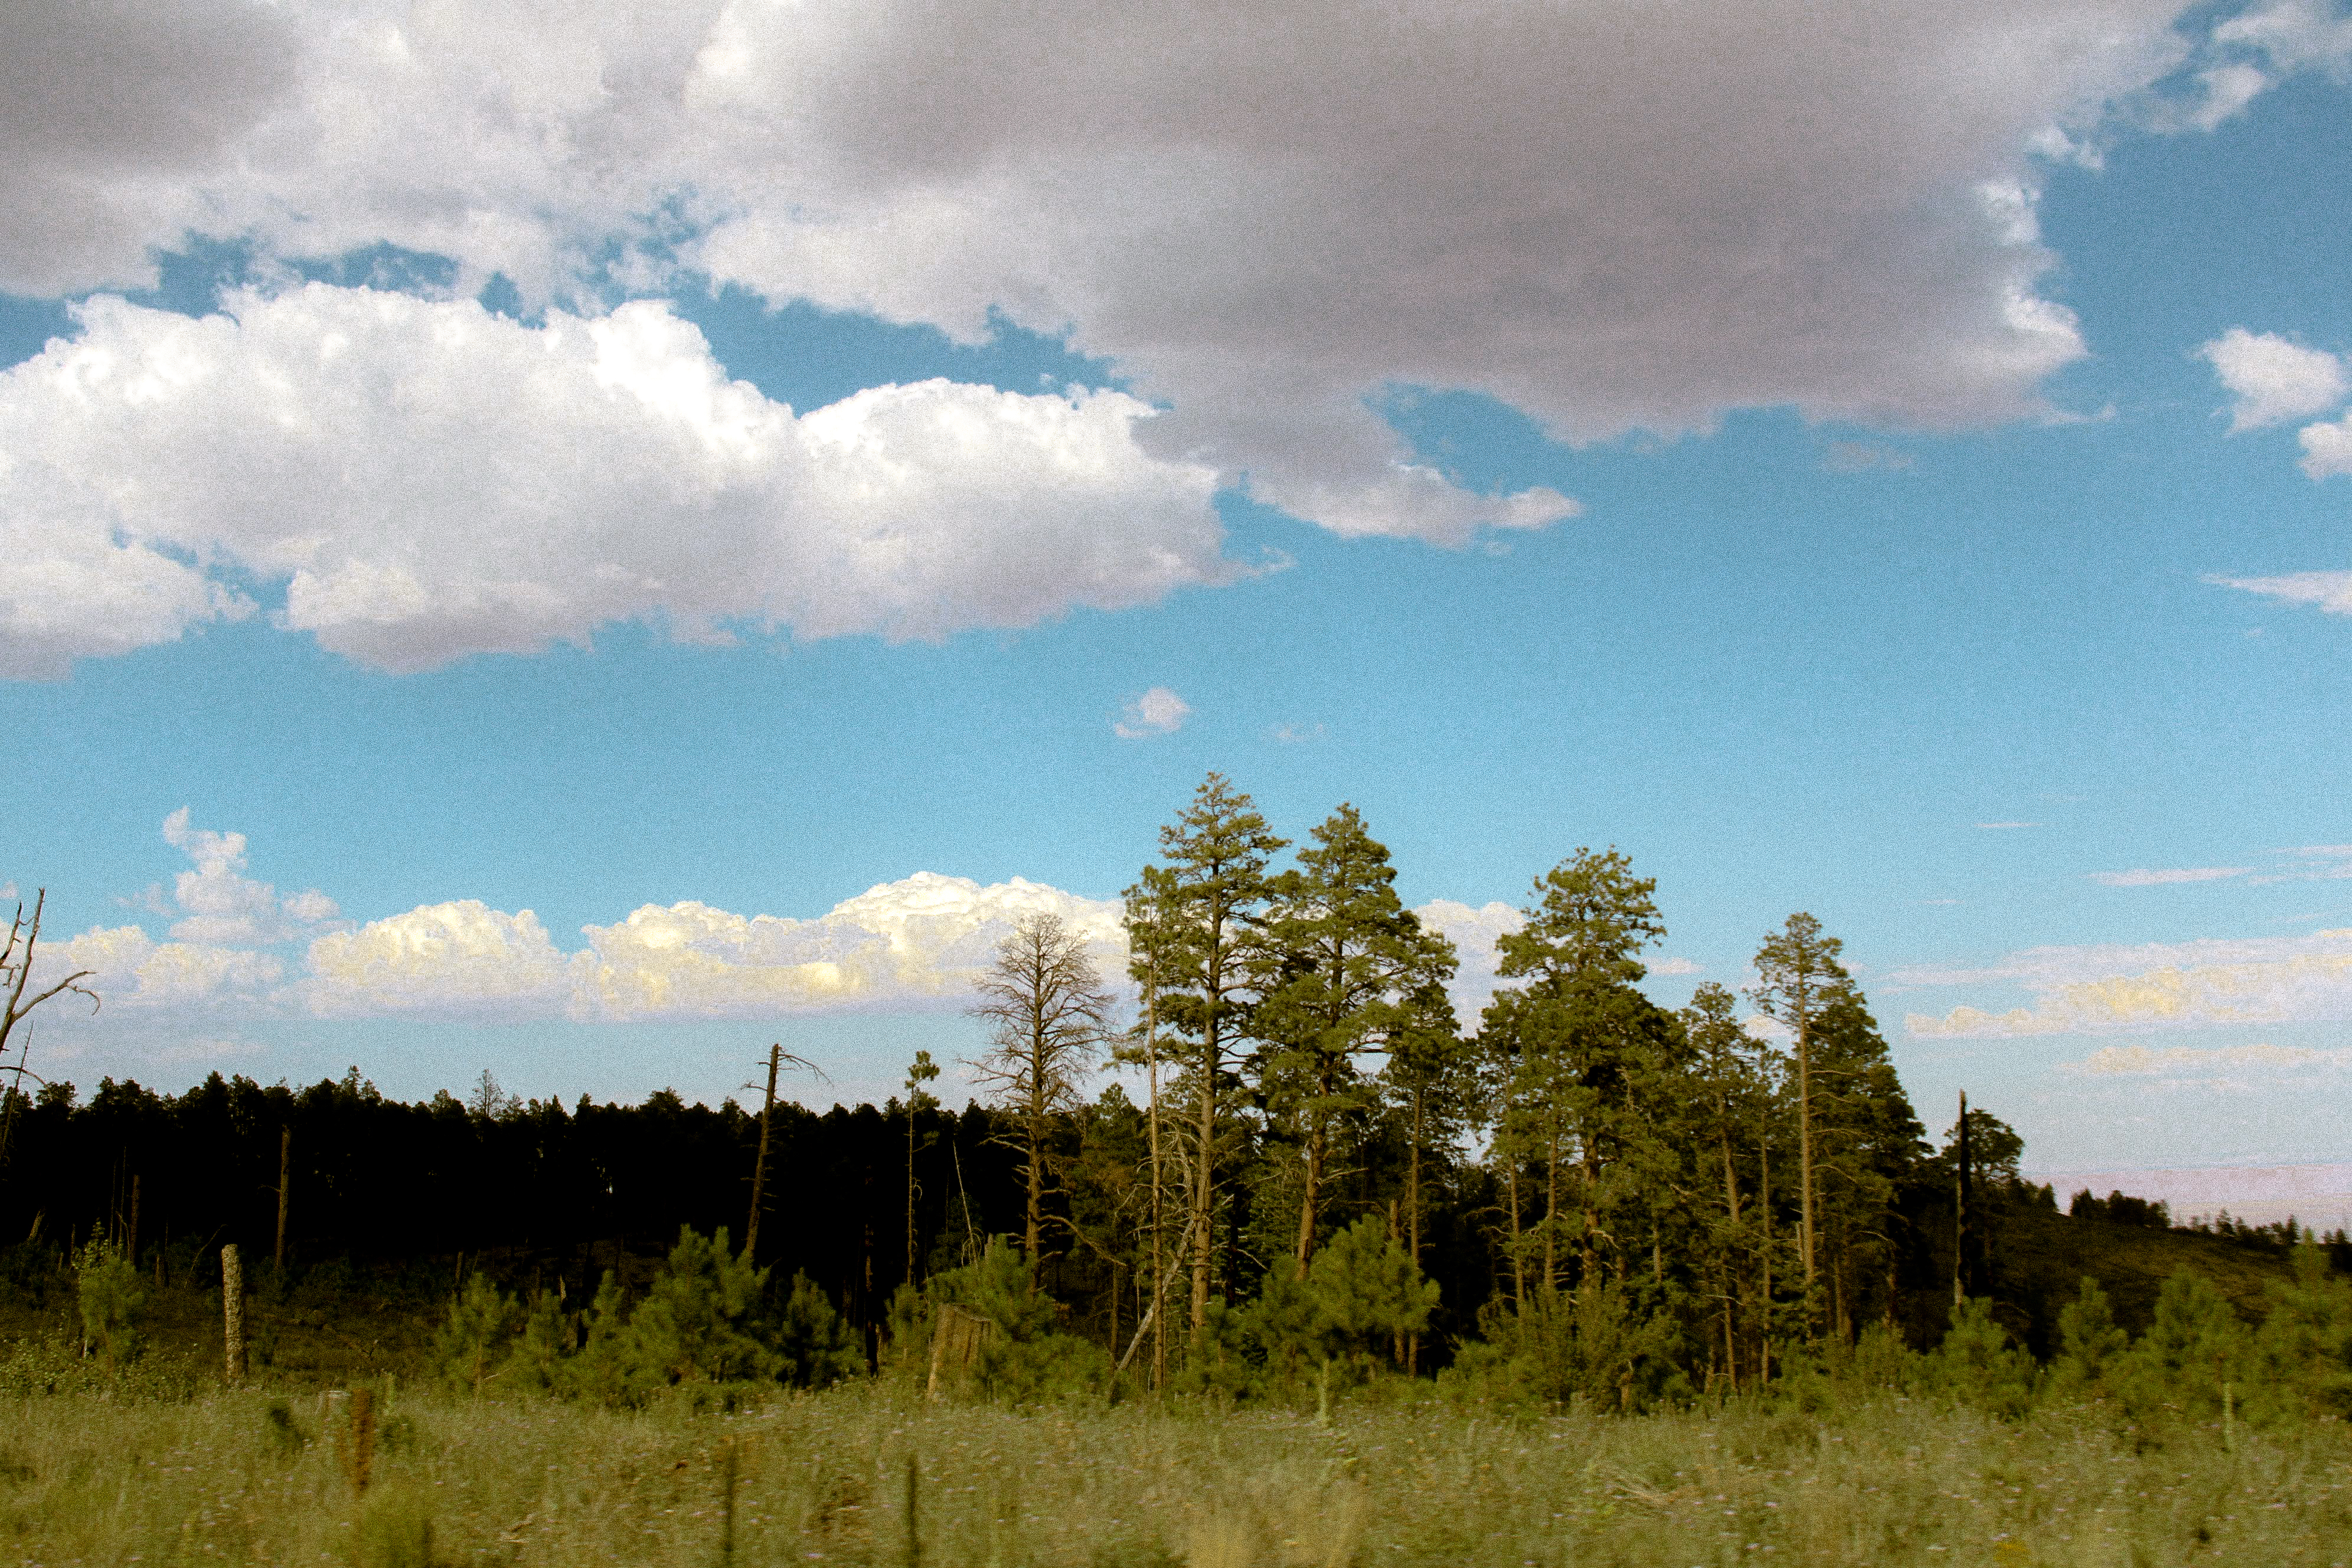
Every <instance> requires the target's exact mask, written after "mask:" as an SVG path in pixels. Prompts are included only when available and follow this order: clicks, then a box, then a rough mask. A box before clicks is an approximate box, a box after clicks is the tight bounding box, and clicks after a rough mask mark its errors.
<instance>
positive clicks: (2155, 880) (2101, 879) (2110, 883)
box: [2091, 866, 2252, 888]
mask: <svg viewBox="0 0 2352 1568" xmlns="http://www.w3.org/2000/svg"><path fill="white" fill-rule="evenodd" d="M2251 871H2252V867H2247V866H2185V867H2180V868H2174V869H2168V870H2140V871H2094V872H2092V873H2091V880H2093V881H2094V882H2097V883H2100V884H2102V885H2104V886H2105V887H2110V888H2162V887H2168V886H2170V885H2171V884H2173V883H2175V882H2221V881H2227V880H2228V879H2231V878H2232V877H2243V876H2246V875H2248V874H2250V873H2251Z"/></svg>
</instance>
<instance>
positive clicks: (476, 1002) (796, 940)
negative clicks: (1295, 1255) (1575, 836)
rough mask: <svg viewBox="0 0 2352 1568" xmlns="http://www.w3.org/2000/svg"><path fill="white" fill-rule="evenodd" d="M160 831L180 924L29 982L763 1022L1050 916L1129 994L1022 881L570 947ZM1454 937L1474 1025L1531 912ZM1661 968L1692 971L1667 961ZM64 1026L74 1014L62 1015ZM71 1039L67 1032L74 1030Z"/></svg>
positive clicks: (1072, 925) (882, 997)
mask: <svg viewBox="0 0 2352 1568" xmlns="http://www.w3.org/2000/svg"><path fill="white" fill-rule="evenodd" d="M163 837H164V840H165V842H167V843H169V844H170V845H171V846H173V847H174V848H177V849H179V850H181V851H182V852H183V853H184V854H185V855H186V856H187V857H188V858H189V859H190V860H191V862H193V865H192V868H190V869H187V870H184V871H182V872H180V873H178V874H177V876H176V877H175V878H174V879H173V885H172V890H171V892H170V894H169V895H168V897H167V896H166V895H165V894H164V893H163V889H162V887H161V885H160V884H159V885H157V886H156V887H153V888H151V889H149V890H148V892H147V893H146V894H145V895H144V897H143V898H142V900H141V901H142V903H143V904H144V905H145V907H146V910H147V912H149V913H151V914H153V915H156V916H159V917H161V918H163V919H166V920H168V921H170V922H171V923H170V925H169V927H168V932H167V935H166V937H165V939H164V940H163V941H161V942H159V941H157V940H156V939H155V938H154V937H153V936H152V935H151V934H150V933H149V931H147V929H146V928H145V926H143V925H141V924H137V923H132V924H125V925H118V926H101V927H95V928H93V929H91V930H89V931H84V932H82V933H80V934H79V935H78V936H73V937H70V938H67V939H65V940H63V941H52V942H47V943H45V944H44V945H43V946H42V947H41V948H40V949H39V950H38V952H37V970H38V973H39V974H40V975H44V976H50V977H55V976H58V975H62V974H65V973H70V972H73V971H81V970H86V971H89V972H90V974H91V979H90V980H89V985H90V987H91V988H92V989H94V990H97V991H98V992H100V994H101V995H102V996H103V997H104V999H105V1004H106V1005H107V1006H108V1007H110V1008H114V1009H119V1010H121V1009H127V1010H128V1011H129V1012H131V1014H133V1015H136V1014H139V1013H142V1012H144V1011H148V1010H153V1009H162V1008H171V1009H173V1010H175V1011H176V1012H178V1013H179V1014H181V1015H183V1016H195V1015H209V1016H215V1017H218V1018H222V1019H229V1020H234V1019H235V1018H237V1017H240V1016H245V1017H251V1016H310V1017H317V1018H419V1019H438V1020H462V1021H471V1022H502V1021H507V1022H510V1021H517V1020H528V1019H564V1020H568V1021H572V1022H580V1023H593V1022H647V1021H657V1020H671V1021H675V1020H681V1019H747V1020H748V1019H765V1018H779V1017H786V1016H794V1015H801V1014H807V1013H830V1012H844V1011H862V1012H887V1011H932V1010H939V1009H947V1010H950V1011H952V1010H960V1009H961V1008H963V1007H965V1006H967V1005H969V1004H970V1002H971V988H972V984H973V983H974V982H975V981H976V980H977V979H979V978H980V977H981V976H982V974H984V973H986V972H987V970H988V968H989V965H990V964H991V963H992V962H993V961H994V958H995V955H996V949H997V945H998V944H999V943H1000V942H1003V940H1004V938H1005V937H1006V936H1007V935H1008V934H1009V933H1010V932H1011V931H1012V930H1013V926H1014V924H1015V923H1016V922H1017V921H1021V920H1023V919H1024V918H1026V917H1028V916H1030V915H1034V914H1053V915H1055V916H1058V917H1059V918H1060V919H1061V920H1062V921H1063V922H1064V924H1065V925H1066V926H1067V927H1068V928H1069V929H1070V930H1072V931H1076V932H1077V933H1078V934H1079V935H1080V936H1081V937H1082V938H1083V939H1084V941H1085V942H1086V944H1087V953H1088V956H1089V957H1091V958H1092V959H1093V960H1094V962H1095V964H1096V967H1097V970H1098V971H1099V972H1100V973H1101V974H1102V976H1103V977H1104V979H1105V981H1106V982H1107V983H1108V984H1109V985H1110V986H1111V987H1112V989H1113V990H1114V991H1116V992H1118V993H1121V994H1126V993H1128V992H1129V991H1130V990H1131V987H1130V986H1129V984H1128V982H1127V962H1128V948H1127V931H1126V927H1125V924H1124V921H1123V919H1122V912H1123V906H1122V905H1121V904H1120V903H1119V901H1118V900H1115V899H1093V898H1087V897H1086V896H1085V895H1083V894H1078V893H1071V892H1066V891H1064V890H1063V889H1059V888H1054V887H1049V886H1046V885H1045V884H1043V883H1039V882H1032V881H1029V880H1026V879H1023V878H1019V877H1015V878H1013V879H1011V880H1009V881H1005V882H999V883H993V884H989V885H986V886H983V885H982V884H981V883H979V882H977V881H974V880H973V879H971V878H969V877H953V876H944V875H941V874H940V873H938V872H932V871H919V872H916V873H915V874H914V875H912V876H909V877H904V878H901V879H898V880H897V881H892V882H884V883H880V884H877V886H875V887H873V888H870V889H867V890H866V891H865V892H863V893H861V894H859V895H857V896H856V898H853V899H847V900H843V901H842V902H841V903H838V904H836V905H835V906H834V907H833V908H832V909H831V910H827V911H825V912H824V914H822V915H819V916H815V917H814V918H810V919H795V918H792V917H789V916H779V915H769V914H755V915H741V914H736V913H733V912H731V911H729V910H721V909H715V908H712V907H711V906H709V905H708V904H704V903H699V902H695V901H692V900H688V901H683V902H679V903H677V904H672V905H669V906H667V907H664V906H662V905H658V904H646V905H644V906H642V907H640V908H639V909H637V910H634V911H632V912H631V913H630V914H628V915H627V916H625V918H623V919H622V920H620V921H615V922H614V923H613V924H611V925H589V926H586V927H583V929H582V931H581V935H582V936H583V938H584V939H585V945H583V946H580V947H575V948H569V949H567V948H565V947H562V946H560V945H559V944H558V942H556V940H555V938H554V936H553V935H552V934H551V933H550V932H549V931H548V930H547V928H546V926H545V925H544V924H543V923H542V922H541V920H540V919H539V917H538V916H537V915H536V914H535V913H533V912H532V911H531V910H515V911H508V910H498V909H493V908H491V907H489V906H488V905H487V904H485V903H483V902H482V901H481V900H478V899H455V900H447V901H446V902H442V903H436V904H426V905H422V906H420V907H418V908H416V909H414V910H407V911H406V912H404V913H401V914H396V915H390V916H386V917H384V918H382V919H379V920H372V921H365V922H358V921H352V920H349V919H346V918H343V916H342V912H341V910H340V909H339V908H338V906H337V905H336V903H335V901H334V900H332V899H331V898H329V897H328V896H327V895H326V894H324V893H322V892H320V891H318V890H317V889H309V890H306V891H303V892H300V893H295V894H288V895H280V894H279V893H278V890H277V889H276V888H275V887H273V886H272V885H271V884H268V883H267V882H262V881H260V880H257V879H254V878H252V877H249V876H247V874H246V872H247V859H248V849H247V842H246V837H245V835H243V834H241V833H223V832H215V831H213V830H211V829H207V828H198V827H194V826H191V825H190V822H189V814H188V811H187V809H186V808H185V807H182V808H181V809H179V810H177V811H174V812H173V813H172V814H171V816H168V817H166V818H165V819H164V823H163ZM1417 912H1418V913H1419V915H1420V916H1421V918H1422V920H1423V922H1424V923H1425V924H1426V925H1428V926H1429V928H1430V929H1432V930H1433V931H1437V932H1439V933H1440V934H1442V935H1444V936H1446V937H1447V938H1449V939H1451V940H1452V941H1453V942H1454V945H1455V948H1456V950H1457V952H1458V953H1459V955H1460V959H1461V968H1460V971H1459V973H1458V974H1457V975H1456V978H1455V983H1454V989H1453V994H1454V1000H1455V1004H1456V1005H1457V1007H1458V1008H1460V1009H1462V1010H1463V1012H1464V1013H1465V1016H1468V1017H1474V1018H1475V1016H1476V1013H1477V1011H1478V1009H1479V1008H1481V1007H1483V1006H1484V1005H1486V1000H1487V999H1488V997H1489V996H1491V994H1493V990H1494V987H1495V984H1496V975H1495V966H1496V952H1495V943H1496V939H1497V938H1498V937H1499V936H1501V935H1502V934H1503V933H1504V932H1506V931H1517V929H1518V928H1519V926H1520V925H1521V923H1523V919H1524V917H1523V916H1522V915H1521V914H1520V912H1519V911H1518V910H1516V909H1513V908H1511V907H1510V906H1509V905H1507V904H1503V903H1500V902H1495V903H1489V904H1487V905H1486V906H1484V907H1483V908H1476V909H1474V908H1472V907H1471V906H1469V905H1467V904H1464V903H1460V902H1458V901H1456V900H1451V899H1438V900H1432V901H1431V902H1430V903H1428V904H1426V905H1424V906H1423V908H1422V909H1421V910H1418V911H1417ZM1657 967H1658V969H1659V971H1660V972H1661V973H1668V974H1685V973H1696V972H1697V970H1698V969H1699V967H1700V966H1699V965H1697V964H1696V963H1692V962H1691V961H1690V960H1688V959H1682V958H1668V959H1665V960H1664V961H1663V962H1662V963H1660V964H1659V965H1658V966H1657ZM61 1021H63V1020H62V1019H61ZM67 1026H68V1027H71V1025H70V1024H69V1023H68V1025H67Z"/></svg>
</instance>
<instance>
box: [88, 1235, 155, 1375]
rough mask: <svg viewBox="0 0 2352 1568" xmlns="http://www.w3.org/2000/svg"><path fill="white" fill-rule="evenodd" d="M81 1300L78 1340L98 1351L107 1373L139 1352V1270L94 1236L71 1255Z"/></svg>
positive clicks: (143, 1301) (142, 1294) (143, 1299)
mask: <svg viewBox="0 0 2352 1568" xmlns="http://www.w3.org/2000/svg"><path fill="white" fill-rule="evenodd" d="M74 1282H75V1285H76V1288H77V1290H78V1292H79V1296H80V1300H81V1331H82V1338H83V1339H84V1340H85V1341H86V1342H89V1344H92V1345H94V1346H96V1347H97V1348H98V1352H99V1355H100V1358H101V1359H103V1361H104V1362H105V1363H106V1369H107V1371H109V1372H110V1373H111V1372H115V1371H118V1370H120V1369H121V1366H122V1365H123V1363H126V1362H128V1361H129V1360H130V1359H131V1357H132V1356H134V1355H136V1354H137V1353H138V1352H139V1316H140V1313H141V1312H142V1310H144V1309H145V1308H146V1305H147V1292H146V1291H145V1290H143V1289H141V1288H140V1284H139V1270H138V1269H137V1268H134V1267H132V1265H131V1260H130V1259H129V1258H125V1257H123V1256H122V1251H121V1248H120V1247H116V1246H115V1245H114V1244H113V1243H112V1242H110V1241H102V1240H100V1239H99V1238H98V1237H91V1238H90V1239H89V1241H88V1242H86V1243H85V1244H83V1247H82V1248H81V1250H80V1251H79V1252H78V1253H76V1254H75V1255H74Z"/></svg>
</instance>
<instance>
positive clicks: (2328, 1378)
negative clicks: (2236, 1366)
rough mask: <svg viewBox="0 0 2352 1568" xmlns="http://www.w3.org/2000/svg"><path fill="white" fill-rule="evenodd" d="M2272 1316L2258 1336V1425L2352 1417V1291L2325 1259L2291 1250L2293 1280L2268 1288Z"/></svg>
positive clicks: (2316, 1250)
mask: <svg viewBox="0 0 2352 1568" xmlns="http://www.w3.org/2000/svg"><path fill="white" fill-rule="evenodd" d="M2271 1297H2272V1300H2271V1310H2270V1315H2269V1316H2268V1317H2267V1318H2264V1319H2263V1326H2262V1331H2260V1332H2259V1333H2257V1334H2256V1335H2255V1336H2254V1344H2253V1365H2252V1369H2251V1370H2252V1393H2253V1397H2252V1399H2250V1400H2249V1402H2248V1403H2249V1405H2251V1406H2252V1408H2251V1410H2250V1411H2249V1414H2251V1415H2253V1416H2255V1417H2256V1418H2257V1419H2261V1420H2271V1421H2294V1420H2308V1419H2310V1418H2312V1417H2313V1416H2322V1417H2326V1416H2335V1417H2337V1418H2339V1419H2340V1418H2342V1417H2344V1416H2347V1415H2352V1284H2347V1283H2346V1282H2345V1281H2344V1280H2342V1279H2336V1278H2335V1276H2334V1275H2333V1273H2332V1272H2331V1271H2330V1269H2329V1268H2328V1261H2327V1254H2326V1251H2324V1250H2323V1249H2321V1248H2320V1247H2314V1246H2310V1245H2305V1246H2302V1247H2296V1248H2295V1249H2294V1279H2293V1280H2291V1281H2290V1282H2288V1283H2286V1284H2284V1285H2276V1284H2274V1285H2273V1286H2272V1287H2271Z"/></svg>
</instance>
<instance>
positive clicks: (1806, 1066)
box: [1748, 912, 1847, 1327]
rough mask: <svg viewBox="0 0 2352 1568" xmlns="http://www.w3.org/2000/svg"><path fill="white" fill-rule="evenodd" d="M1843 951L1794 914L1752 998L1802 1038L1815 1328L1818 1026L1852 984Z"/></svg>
mask: <svg viewBox="0 0 2352 1568" xmlns="http://www.w3.org/2000/svg"><path fill="white" fill-rule="evenodd" d="M1843 950H1844V944H1843V942H1839V941H1838V939H1837V938H1835V937H1833V936H1829V935H1827V934H1825V933H1824V932H1823V931H1822V922H1821V921H1817V920H1815V919H1814V918H1813V917H1812V916H1811V915H1809V914H1805V913H1802V912H1800V913H1797V914H1793V915H1790V917H1789V920H1788V923H1787V924H1786V925H1785V926H1783V927H1782V928H1781V929H1780V930H1779V931H1774V932H1772V933H1771V934H1769V936H1767V937H1766V938H1765V939H1764V945H1763V946H1762V947H1760V948H1759V949H1758V950H1757V952H1756V973H1757V975H1758V977H1759V978H1758V982H1757V984H1756V985H1755V986H1754V988H1753V989H1752V990H1750V991H1749V993H1748V994H1749V996H1750V998H1751V999H1752V1000H1753V1001H1754V1002H1755V1004H1756V1005H1757V1007H1758V1009H1759V1010H1760V1011H1761V1012H1762V1013H1763V1014H1764V1015H1765V1016H1767V1017H1769V1018H1771V1019H1774V1020H1776V1021H1777V1022H1779V1023H1780V1024H1781V1025H1783V1026H1786V1027H1787V1028H1788V1030H1789V1032H1790V1034H1792V1035H1794V1036H1795V1037H1796V1038H1795V1041H1794V1044H1793V1047H1792V1052H1791V1054H1792V1055H1793V1056H1794V1058H1795V1059H1796V1064H1797V1085H1796V1088H1797V1192H1798V1220H1797V1256H1798V1260H1799V1267H1800V1268H1802V1269H1803V1271H1804V1286H1805V1312H1806V1318H1807V1321H1808V1323H1809V1324H1810V1325H1812V1326H1815V1327H1817V1326H1818V1315H1819V1302H1818V1300H1817V1289H1818V1278H1817V1277H1818V1274H1819V1271H1820V1270H1819V1261H1818V1260H1819V1258H1820V1226H1819V1225H1818V1223H1817V1215H1815V1212H1814V1211H1815V1207H1816V1205H1817V1203H1818V1200H1819V1194H1820V1187H1819V1184H1818V1183H1817V1182H1816V1181H1815V1180H1814V1174H1813V1025H1814V1019H1815V1018H1816V1016H1818V1015H1819V1014H1820V1012H1821V1009H1822V1004H1823V1001H1824V994H1825V993H1827V992H1829V991H1831V990H1832V989H1834V988H1835V987H1837V986H1840V985H1843V984H1845V983H1846V978H1847V977H1846V973H1845V970H1844V969H1843V967H1842V966H1841V965H1840V964H1839V963H1838V954H1839V953H1840V952H1843Z"/></svg>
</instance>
